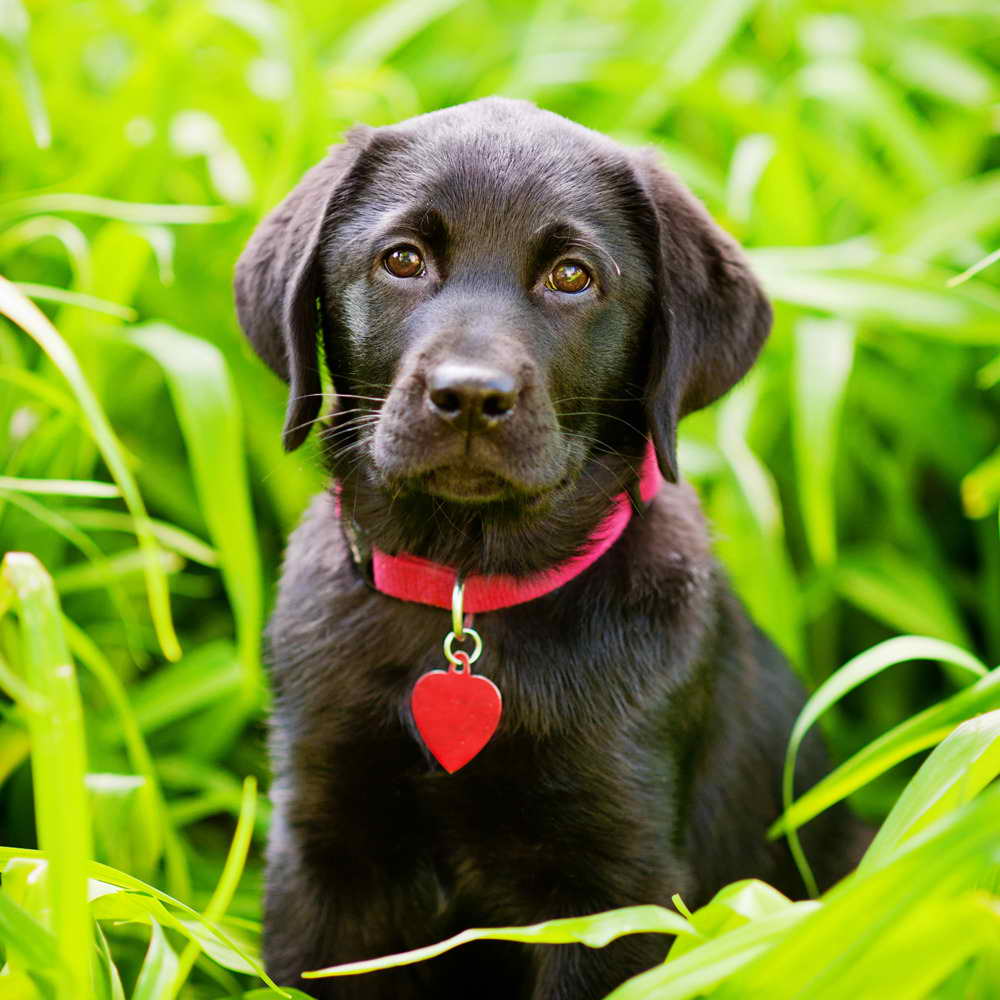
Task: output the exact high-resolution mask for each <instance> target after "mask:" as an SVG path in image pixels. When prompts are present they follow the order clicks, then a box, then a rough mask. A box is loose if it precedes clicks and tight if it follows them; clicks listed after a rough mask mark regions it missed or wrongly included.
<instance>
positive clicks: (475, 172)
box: [235, 98, 859, 1000]
mask: <svg viewBox="0 0 1000 1000" xmlns="http://www.w3.org/2000/svg"><path fill="white" fill-rule="evenodd" d="M235 291H236V305H237V312H238V316H239V321H240V324H241V326H242V328H243V330H244V332H245V333H246V335H247V336H248V338H249V340H250V343H251V344H252V346H253V347H254V349H255V350H256V351H257V353H258V354H259V355H260V356H261V358H263V360H264V361H265V362H266V363H267V364H268V365H269V366H270V367H271V368H272V369H273V370H274V371H275V372H276V373H277V374H278V375H279V376H281V378H282V379H284V380H285V381H286V382H287V383H288V384H289V400H288V408H287V413H286V418H285V428H284V444H285V447H286V448H287V449H294V448H296V447H297V446H298V445H300V444H301V443H302V441H303V440H304V439H305V437H306V436H307V435H308V433H309V431H310V428H311V427H312V426H313V425H314V424H317V423H320V424H321V426H322V432H321V433H322V440H321V444H322V453H323V455H324V460H325V461H326V463H327V464H328V466H329V471H330V473H331V482H332V483H333V484H334V485H332V486H331V489H330V490H329V491H327V492H324V493H323V494H321V495H320V496H318V497H317V498H315V500H314V501H313V503H312V504H311V506H310V507H309V510H308V512H307V513H306V515H305V517H304V520H303V521H302V523H301V525H300V526H299V527H298V528H297V529H296V531H295V532H294V534H293V535H292V537H291V540H290V542H289V546H288V549H287V553H286V557H285V561H284V568H283V573H282V578H281V584H280V588H279V594H278V597H277V603H276V608H275V610H274V613H273V616H272V618H271V621H270V625H269V627H268V634H267V639H268V659H269V665H270V670H271V676H272V681H273V687H274V693H275V704H274V710H273V720H272V729H271V733H272V736H271V751H272V761H273V768H274V780H273V788H272V791H271V796H272V800H273V804H274V818H273V824H272V828H271V832H270V839H269V845H268V858H267V889H266V900H265V922H264V956H265V962H266V966H267V968H268V970H269V972H270V974H271V975H272V976H273V977H274V978H275V979H276V980H277V981H278V982H279V983H281V984H287V985H292V986H297V987H299V988H301V989H304V990H306V991H307V992H309V993H310V994H311V995H313V996H318V997H324V998H326V997H336V998H348V997H350V998H358V1000H362V998H364V1000H375V998H386V1000H388V998H392V1000H409V998H417V997H423V998H434V1000H448V998H459V997H462V998H464V997H467V996H469V995H472V994H473V993H474V994H475V995H476V996H477V997H480V998H497V1000H499V998H503V1000H516V998H525V1000H598V998H601V997H604V996H606V995H607V994H608V993H609V992H610V991H611V990H613V989H614V988H615V987H616V986H618V985H619V984H620V983H622V982H623V981H625V980H626V979H628V978H629V977H631V976H633V975H635V974H637V973H639V972H642V971H644V970H646V969H648V968H650V967H651V966H653V965H654V964H656V963H657V962H659V961H662V959H663V958H664V955H665V952H666V949H667V945H668V939H667V938H664V937H663V936H659V935H650V934H643V935H634V936H630V937H626V938H622V939H620V940H618V941H616V942H614V943H612V944H610V945H609V946H607V947H605V948H602V949H590V948H586V947H584V946H582V945H559V946H544V945H515V944H509V943H508V944H501V943H483V944H478V945H472V946H467V947H464V948H460V949H457V950H456V951H454V952H452V953H450V954H448V955H446V956H442V957H439V958H436V959H434V960H432V961H430V962H426V963H420V964H417V965H413V966H408V967H406V968H401V969H395V970H390V971H384V972H379V973H372V974H369V975H365V976H360V977H347V978H338V979H326V980H302V979H301V978H300V974H301V973H302V972H303V971H304V970H309V969H316V968H321V967H325V966H329V965H331V964H334V963H342V962H349V961H354V960H360V959H365V958H372V957H375V956H379V955H383V954H387V953H394V952H398V951H402V950H406V949H410V948H415V947H418V946H421V945H425V944H428V943H431V942H434V941H437V940H440V939H442V938H444V937H447V936H449V935H451V934H453V933H455V932H457V931H460V930H463V929H465V928H468V927H473V926H493V925H511V924H531V923H535V922H537V921H542V920H547V919H551V918H556V917H567V916H574V915H583V914H589V913H594V912H598V911H602V910H608V909H612V908H616V907H622V906H629V905H633V904H642V903H658V904H661V905H666V906H669V905H670V901H671V898H672V896H673V894H675V893H679V894H680V896H681V897H682V898H683V900H684V902H685V903H686V904H687V905H688V906H689V907H692V908H693V907H696V906H699V905H701V904H703V903H705V902H706V901H707V900H708V899H710V898H711V896H712V895H713V894H714V893H715V892H716V891H717V890H718V889H719V888H720V887H722V886H723V885H725V884H727V883H729V882H731V881H734V880H737V879H743V878H750V877H755V878H760V879H764V880H766V881H767V882H769V883H770V884H771V885H773V886H775V887H777V888H778V889H780V890H781V891H783V892H785V893H786V894H788V895H791V896H801V895H802V894H803V886H802V884H801V882H800V880H799V877H798V875H797V874H796V870H795V867H794V865H793V863H792V860H791V857H790V854H789V851H788V849H787V847H786V845H785V844H784V842H769V841H768V840H767V838H766V836H765V831H766V830H767V828H768V826H769V825H770V824H771V823H772V822H773V820H774V819H775V818H776V817H777V816H778V814H779V813H780V802H781V796H780V773H781V766H782V761H783V757H784V752H785V747H786V744H787V741H788V736H789V732H790V729H791V726H792V723H793V721H794V719H795V717H796V715H797V713H798V711H799V709H800V707H801V705H802V701H803V692H802V690H801V688H800V686H799V684H798V683H797V682H796V680H795V679H794V677H793V675H792V673H791V671H790V670H789V668H788V666H787V665H786V663H785V662H784V660H783V658H782V656H781V655H780V653H779V652H778V651H777V649H776V648H775V646H774V645H773V644H772V643H771V642H770V641H769V640H768V639H767V638H766V637H765V636H764V635H763V634H762V633H761V631H760V630H759V629H758V628H757V627H755V625H754V624H753V623H752V622H751V621H750V619H749V618H748V616H747V614H746V612H745V611H744V610H743V608H742V606H741V605H740V603H739V601H738V599H737V598H736V597H735V596H734V594H733V593H732V591H731V589H730V587H729V585H728V584H727V581H726V579H725V575H724V573H723V571H722V570H721V569H720V567H719V565H718V564H717V563H716V561H715V560H714V559H713V556H712V554H711V550H710V545H709V540H708V534H707V530H706V526H705V523H704V521H703V518H702V515H701V513H700V511H699V505H698V501H697V498H696V496H695V493H694V492H693V491H692V489H691V488H690V487H689V486H687V485H685V484H684V483H683V482H682V481H681V480H680V479H679V473H678V468H677V448H676V438H677V424H678V422H679V421H680V419H681V418H682V417H683V416H684V415H685V414H687V413H690V412H692V411H693V410H697V409H699V408H701V407H704V406H707V405H708V404H709V403H711V402H712V401H713V400H715V399H717V398H718V397H719V396H721V395H722V394H723V393H725V392H726V391H727V390H728V389H729V388H730V387H731V386H733V385H734V384H735V383H736V382H737V381H738V380H739V379H740V378H741V377H742V376H743V375H744V374H745V373H746V372H747V370H748V369H749V368H750V366H751V364H752V363H753V361H754V360H755V358H756V356H757V354H758V352H759V351H760V349H761V346H762V344H763V343H764V341H765V338H766V336H767V334H768V331H769V328H770V324H771V309H770V306H769V304H768V301H767V299H766V297H765V295H764V294H763V292H762V290H761V288H760V286H759V285H758V283H757V281H756V280H755V278H754V277H753V275H752V274H751V272H750V269H749V267H748V265H747V262H746V260H745V258H744V256H743V254H742V252H741V251H740V249H739V247H738V246H737V245H736V243H735V242H734V241H733V240H732V239H731V238H730V237H729V236H728V235H726V234H725V233H723V232H722V230H720V229H719V228H718V227H717V226H716V225H715V224H714V223H713V222H712V220H711V219H710V217H709V216H708V214H707V213H706V211H705V210H704V208H703V207H702V206H701V204H700V203H699V202H698V201H697V200H696V199H695V198H694V197H693V196H692V195H691V194H689V193H688V192H687V191H686V190H685V189H684V187H683V186H682V185H681V184H680V183H679V182H678V180H677V179H676V178H674V177H673V176H672V175H671V174H669V173H668V172H666V171H665V170H663V169H662V168H661V167H660V166H659V164H658V162H657V159H656V157H655V155H653V154H652V153H650V152H648V151H645V152H640V151H633V150H629V149H626V148H624V147H622V146H620V145H618V144H617V143H615V142H614V141H612V140H610V139H608V138H606V137H604V136H602V135H600V134H598V133H595V132H593V131H590V130H588V129H586V128H584V127H582V126H580V125H577V124H575V123H573V122H570V121H568V120H566V119H564V118H562V117H560V116H558V115H555V114H552V113H550V112H547V111H543V110H540V109H538V108H536V107H534V106H533V105H531V104H528V103H525V102H521V101H512V100H506V99H500V98H489V99H485V100H481V101H475V102H472V103H469V104H464V105H460V106H458V107H453V108H449V109H445V110H441V111H435V112H432V113H429V114H425V115H421V116H419V117H416V118H413V119H410V120H408V121H404V122H402V123H400V124H397V125H393V126H389V127H382V128H375V129H373V128H368V127H363V126H357V127H355V128H353V129H352V130H351V131H350V132H349V133H348V134H347V137H346V141H345V142H343V143H342V144H340V145H337V146H334V147H332V148H331V149H330V151H329V154H328V155H327V156H326V158H325V159H324V160H323V161H322V162H321V163H319V164H318V165H317V166H315V167H313V168H312V169H311V170H310V171H309V172H308V173H307V174H306V175H305V178H304V179H303V180H302V182H301V183H300V184H299V186H298V187H297V188H295V190H293V191H292V192H291V194H289V195H288V197H287V198H286V199H285V200H284V201H283V202H282V203H281V204H280V205H279V206H278V207H277V208H275V209H274V210H273V211H272V212H271V214H270V215H269V216H268V217H267V218H266V219H265V220H264V221H263V222H262V223H261V224H260V226H259V227H258V229H257V230H256V232H255V233H254V234H253V236H252V238H251V239H250V242H249V244H248V245H247V247H246V249H245V251H244V252H243V254H242V256H241V258H240V260H239V262H238V264H237V268H236V278H235ZM324 365H325V368H326V372H327V373H328V376H329V380H330V383H329V384H332V390H333V391H332V394H331V393H327V392H324V388H323V386H324V375H323V366H324ZM331 395H333V396H334V397H335V405H334V406H333V408H332V412H330V413H329V414H328V415H327V416H326V418H325V419H324V418H321V412H322V409H323V407H322V404H323V402H324V400H325V399H329V398H330V396H331ZM650 468H652V477H653V488H652V489H651V490H648V491H647V490H645V488H644V487H645V486H648V485H649V482H650ZM642 469H645V474H642V473H641V472H640V470H642ZM654 494H655V495H654ZM647 501H648V502H647ZM622 504H625V507H627V509H625V508H623V506H622ZM615 511H617V514H615V516H616V517H619V515H620V517H619V520H618V521H617V522H616V523H617V524H618V527H619V528H620V533H619V535H618V537H616V538H615V539H614V540H613V544H609V545H607V546H606V551H603V554H600V556H599V558H594V557H593V551H594V550H593V546H594V544H595V537H596V534H595V533H597V534H599V533H600V530H603V529H602V527H601V526H602V525H606V524H607V523H609V521H608V519H609V517H610V516H611V515H610V514H609V512H615ZM622 525H624V526H623V527H622ZM588 552H590V553H591V554H590V555H589V556H588V555H587V553H588ZM376 558H381V559H382V560H383V563H385V562H386V561H388V563H390V564H393V565H396V566H397V568H398V567H399V566H400V565H402V566H403V568H404V570H405V569H406V568H407V566H413V565H417V566H425V567H430V569H429V570H428V572H429V573H430V572H431V570H433V571H435V572H438V571H440V572H444V573H446V574H451V575H450V576H449V577H447V579H448V580H452V579H454V580H456V581H459V582H461V581H462V580H467V581H469V587H470V588H471V587H472V581H473V580H475V579H477V578H478V579H479V580H485V581H487V583H489V582H490V581H496V580H501V581H507V582H508V583H511V581H513V582H512V583H511V586H512V587H513V588H514V592H515V596H516V594H517V593H526V591H519V590H518V587H520V586H521V584H522V583H523V582H524V581H536V582H537V581H538V580H542V581H545V580H549V581H550V582H551V581H552V580H553V579H555V581H556V583H557V584H558V585H553V586H551V587H548V589H544V588H543V591H544V592H542V593H540V594H539V595H538V596H535V597H533V598H532V599H526V600H519V601H514V602H512V603H510V604H509V606H504V607H502V608H500V609H497V610H491V611H487V612H486V613H479V614H477V615H476V617H475V621H474V622H473V625H474V626H475V628H476V631H477V632H478V633H479V635H480V636H481V638H482V643H483V652H482V657H481V659H480V660H479V662H477V663H476V664H475V667H474V668H473V667H472V666H471V665H470V659H471V658H470V657H464V658H463V657H458V658H457V660H456V659H455V658H454V654H453V659H452V663H453V664H454V663H458V664H459V666H458V668H457V669H458V673H459V674H460V675H463V671H464V676H466V677H469V676H472V671H473V669H474V670H475V673H476V674H477V675H478V676H481V677H485V678H488V679H489V682H490V685H494V684H495V685H496V687H497V688H498V689H499V691H500V692H502V716H501V718H500V721H499V725H498V726H497V728H496V731H495V733H494V734H493V736H492V738H491V739H490V740H489V741H488V742H487V743H486V744H485V745H484V746H483V747H482V748H481V749H479V752H478V753H476V754H475V755H474V756H473V757H472V759H471V760H469V761H468V763H466V764H465V765H464V766H462V767H461V768H459V769H456V770H455V771H454V773H449V770H451V768H449V769H447V770H446V769H445V767H443V766H441V764H439V763H438V760H440V759H441V758H440V757H438V758H436V757H435V755H434V754H433V753H432V752H431V748H429V747H428V745H427V739H426V736H427V733H426V732H424V730H423V729H421V728H420V720H419V718H417V717H416V715H415V712H416V707H415V706H416V701H415V700H412V699H414V697H415V696H414V689H415V685H416V684H417V683H418V682H419V680H420V679H421V678H422V677H423V676H424V675H427V674H428V672H429V671H430V672H433V671H435V670H441V669H442V667H443V666H444V665H445V663H444V657H443V656H442V650H441V642H442V637H443V636H444V635H445V634H446V633H447V632H448V630H449V626H450V625H451V618H450V617H449V615H448V613H447V611H446V610H444V607H445V606H446V605H447V603H448V602H447V601H438V602H437V606H432V604H433V602H430V603H428V602H427V601H426V600H425V597H426V595H425V594H424V593H423V591H422V590H421V586H422V584H421V583H420V580H418V581H417V583H416V585H415V588H416V589H411V591H410V592H408V593H407V594H406V595H404V596H405V597H406V599H399V596H398V595H397V596H391V593H386V592H384V588H380V587H379V586H378V585H377V581H374V582H375V585H374V586H373V577H372V564H373V560H374V559H376ZM581 559H582V560H583V562H584V563H586V566H585V568H584V569H583V570H582V571H579V572H572V571H571V570H572V567H574V566H576V567H578V566H579V565H580V560H581ZM393 560H395V563H393ZM588 560H589V561H588ZM400 561H402V562H400ZM574 561H575V562H574ZM567 567H569V568H567ZM553 573H555V577H553V575H552V574H553ZM546 574H548V575H546ZM418 575H419V574H418ZM439 575H440V574H439ZM432 576H433V573H431V576H429V577H427V579H428V580H430V579H431V577H432ZM435 579H436V577H435ZM428 586H430V584H428ZM456 614H459V612H458V611H457V609H456ZM455 628H457V630H458V631H457V633H456V635H453V636H452V640H454V639H456V638H458V639H460V640H462V641H463V642H464V641H465V640H466V639H467V638H468V637H467V636H466V635H465V632H464V630H463V624H462V621H461V620H459V621H458V622H457V624H456V625H455V627H454V628H452V631H453V632H454V631H455ZM449 641H451V640H449ZM453 648H454V647H453ZM463 648H464V647H463ZM430 676H442V675H434V674H433V673H432V674H431V675H430ZM490 697H492V695H491V696H490ZM411 700H412V701H411ZM826 767H827V763H826V759H825V755H824V750H823V748H822V746H821V745H820V743H819V741H817V740H812V741H809V742H807V745H806V746H805V748H804V750H803V753H802V754H801V759H800V763H799V768H798V773H797V783H798V785H799V787H800V788H804V787H807V786H808V785H809V784H811V783H813V782H814V781H815V780H816V779H817V778H818V777H820V776H821V775H822V774H823V773H824V771H825V769H826ZM803 837H804V842H805V846H806V849H807V851H808V854H809V856H810V858H811V859H812V862H813V864H814V866H815V868H816V874H817V876H818V880H819V882H820V884H821V886H827V885H830V884H832V883H833V882H835V881H836V880H837V879H839V878H840V877H841V876H843V875H844V874H845V873H847V872H848V871H849V870H850V868H851V867H852V866H853V864H854V863H855V861H856V859H857V853H858V852H857V846H856V845H857V843H858V839H859V834H858V829H857V826H856V824H855V821H854V820H853V819H852V817H851V816H850V814H849V813H848V812H847V811H846V810H842V809H837V808H835V809H833V810H830V811H828V812H827V813H825V814H824V815H823V816H821V817H820V818H818V819H816V820H814V821H813V822H812V823H811V824H809V826H808V827H807V828H806V829H805V831H804V833H803Z"/></svg>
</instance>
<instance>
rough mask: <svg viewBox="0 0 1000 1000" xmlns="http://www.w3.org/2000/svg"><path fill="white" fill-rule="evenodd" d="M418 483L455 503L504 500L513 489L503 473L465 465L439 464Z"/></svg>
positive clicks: (426, 490)
mask: <svg viewBox="0 0 1000 1000" xmlns="http://www.w3.org/2000/svg"><path fill="white" fill-rule="evenodd" d="M420 486H421V489H422V490H423V492H425V493H430V494H432V495H433V496H438V497H441V498H442V499H444V500H453V501H457V502H458V503H489V502H490V501H493V500H506V499H508V498H509V497H511V496H513V495H514V493H515V492H516V490H515V489H514V486H513V484H512V483H510V482H509V481H508V480H506V479H504V478H503V477H502V476H498V475H496V474H495V473H492V472H487V471H486V470H485V469H476V468H470V467H469V466H467V465H439V466H438V467H437V468H436V469H432V470H431V471H430V472H428V473H426V474H425V475H424V476H423V477H422V479H421V483H420Z"/></svg>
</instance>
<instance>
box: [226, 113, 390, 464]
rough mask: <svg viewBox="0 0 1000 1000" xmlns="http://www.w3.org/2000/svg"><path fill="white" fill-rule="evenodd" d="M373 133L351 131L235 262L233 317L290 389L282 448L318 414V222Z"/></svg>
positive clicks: (300, 436)
mask: <svg viewBox="0 0 1000 1000" xmlns="http://www.w3.org/2000/svg"><path fill="white" fill-rule="evenodd" d="M370 135H371V130H370V129H367V128H364V127H360V128H354V129H351V131H350V132H348V134H347V141H346V142H345V143H344V144H343V145H341V146H334V147H332V148H331V149H330V151H329V152H328V153H327V156H326V158H325V159H324V160H322V161H321V162H320V163H318V164H317V165H316V166H315V167H313V168H312V169H311V170H310V171H309V172H308V173H307V174H306V175H305V177H303V178H302V180H301V181H300V182H299V185H298V187H296V188H295V189H294V190H293V191H292V192H291V193H290V194H289V195H288V196H287V197H286V198H285V200H284V201H283V202H281V204H280V205H278V206H277V207H276V208H274V209H272V211H271V213H270V214H269V215H268V216H267V217H266V218H265V219H264V221H263V222H262V223H261V224H260V225H259V226H258V227H257V229H256V230H255V231H254V234H253V236H251V237H250V242H249V243H248V244H247V246H246V249H245V250H244V251H243V253H242V254H241V255H240V259H239V260H238V261H237V262H236V277H235V281H234V287H235V291H236V314H237V316H238V317H239V321H240V326H242V327H243V331H244V333H246V335H247V337H248V338H249V339H250V343H251V344H252V345H253V347H254V350H255V351H256V352H257V353H258V354H259V355H260V356H261V357H262V358H263V359H264V361H266V362H267V364H268V365H269V366H270V367H271V368H272V369H273V370H274V371H275V372H276V373H277V374H278V375H280V376H281V378H283V379H284V380H285V381H286V382H287V383H288V385H289V393H288V409H287V410H286V412H285V429H284V432H283V438H282V440H283V442H284V445H285V449H286V450H287V451H292V450H293V449H295V448H297V447H298V446H299V445H300V444H302V442H303V441H304V440H305V439H306V437H307V436H308V434H309V429H310V427H311V426H312V422H313V420H315V418H316V415H317V414H318V413H319V410H320V403H321V396H320V392H321V390H322V386H321V383H320V376H319V360H318V356H317V339H316V338H317V333H318V332H319V329H320V325H321V315H322V305H321V295H322V285H321V275H320V268H319V261H318V251H319V244H320V237H321V235H322V233H323V227H324V223H325V222H326V220H327V217H328V216H329V214H330V213H331V211H332V208H333V205H334V202H335V201H336V200H337V198H338V197H345V195H346V190H347V187H348V183H347V181H348V178H349V177H350V175H351V170H352V167H353V166H354V165H355V164H356V163H357V161H358V157H359V155H360V153H361V152H362V151H363V149H364V148H365V146H366V145H367V143H368V140H369V138H370Z"/></svg>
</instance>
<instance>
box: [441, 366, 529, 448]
mask: <svg viewBox="0 0 1000 1000" xmlns="http://www.w3.org/2000/svg"><path fill="white" fill-rule="evenodd" d="M517 396H518V385H517V382H516V381H515V379H514V377H513V376H512V375H508V374H507V373H506V372H502V371H499V370H497V369H496V368H485V367H478V366H475V365H467V364H456V363H448V364H443V365H439V366H438V367H437V368H435V369H434V370H433V371H432V372H431V373H430V376H429V377H428V379H427V401H428V404H429V405H430V408H431V409H432V410H433V411H434V412H435V413H436V414H437V415H438V416H439V417H440V418H441V419H442V420H446V421H448V423H451V424H455V425H456V426H458V427H464V428H466V429H468V430H470V431H481V430H489V429H490V428H491V427H495V426H496V425H497V424H498V423H500V421H502V420H504V419H505V418H506V417H509V416H510V414H511V413H512V412H513V409H514V406H515V405H516V403H517Z"/></svg>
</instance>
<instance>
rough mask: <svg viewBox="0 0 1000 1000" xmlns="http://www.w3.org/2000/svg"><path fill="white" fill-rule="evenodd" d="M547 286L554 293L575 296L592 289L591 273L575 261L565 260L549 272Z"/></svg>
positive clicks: (546, 280)
mask: <svg viewBox="0 0 1000 1000" xmlns="http://www.w3.org/2000/svg"><path fill="white" fill-rule="evenodd" d="M545 286H546V288H551V289H552V290H553V291H554V292H568V293H569V294H570V295H575V294H576V293H577V292H582V291H583V290H584V289H585V288H589V287H590V272H589V271H588V270H587V269H586V268H585V267H584V266H583V265H582V264H578V263H577V262H576V261H575V260H564V261H563V262H562V263H561V264H557V265H556V266H555V267H554V268H552V270H551V271H550V272H549V276H548V277H547V278H546V279H545Z"/></svg>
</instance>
